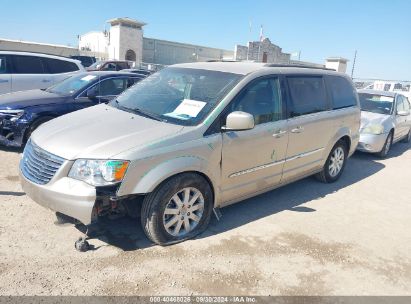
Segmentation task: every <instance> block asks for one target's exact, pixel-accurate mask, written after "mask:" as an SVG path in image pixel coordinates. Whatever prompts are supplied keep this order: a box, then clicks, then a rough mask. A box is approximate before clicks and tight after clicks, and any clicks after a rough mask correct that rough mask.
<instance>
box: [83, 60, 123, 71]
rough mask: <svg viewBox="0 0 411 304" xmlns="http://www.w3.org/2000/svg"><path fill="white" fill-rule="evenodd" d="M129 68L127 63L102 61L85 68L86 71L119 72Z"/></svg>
mask: <svg viewBox="0 0 411 304" xmlns="http://www.w3.org/2000/svg"><path fill="white" fill-rule="evenodd" d="M129 68H131V64H130V62H128V61H119V60H102V61H97V62H95V63H93V64H92V65H90V66H89V67H88V68H87V71H121V70H124V69H129Z"/></svg>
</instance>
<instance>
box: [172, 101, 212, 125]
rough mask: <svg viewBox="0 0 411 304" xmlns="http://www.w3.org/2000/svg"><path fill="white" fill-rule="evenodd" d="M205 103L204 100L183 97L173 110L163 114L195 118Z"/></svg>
mask: <svg viewBox="0 0 411 304" xmlns="http://www.w3.org/2000/svg"><path fill="white" fill-rule="evenodd" d="M206 104H207V103H206V102H204V101H198V100H192V99H184V100H183V101H182V102H181V103H180V105H179V106H178V107H177V108H175V110H174V111H173V112H171V113H167V114H164V115H165V116H169V117H174V118H177V119H184V120H187V119H190V118H195V117H197V115H198V113H200V112H201V110H202V109H203V108H204V107H205V105H206Z"/></svg>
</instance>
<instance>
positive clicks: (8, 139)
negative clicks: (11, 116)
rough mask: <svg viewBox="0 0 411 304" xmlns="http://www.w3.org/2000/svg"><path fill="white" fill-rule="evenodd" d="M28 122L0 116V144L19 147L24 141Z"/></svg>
mask: <svg viewBox="0 0 411 304" xmlns="http://www.w3.org/2000/svg"><path fill="white" fill-rule="evenodd" d="M27 127H28V123H26V122H21V121H11V120H8V119H6V118H2V117H0V145H2V146H6V147H16V148H18V147H21V146H22V145H23V142H24V134H25V133H26V130H27Z"/></svg>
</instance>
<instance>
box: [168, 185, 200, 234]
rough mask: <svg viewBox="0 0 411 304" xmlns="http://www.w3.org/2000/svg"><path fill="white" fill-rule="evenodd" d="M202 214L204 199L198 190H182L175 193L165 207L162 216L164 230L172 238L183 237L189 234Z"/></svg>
mask: <svg viewBox="0 0 411 304" xmlns="http://www.w3.org/2000/svg"><path fill="white" fill-rule="evenodd" d="M203 213H204V197H203V194H202V193H201V191H200V190H198V189H196V188H192V187H187V188H183V189H182V190H179V191H178V192H177V193H175V194H174V195H173V196H172V197H171V199H170V200H169V202H168V203H167V205H166V208H165V210H164V214H163V225H164V228H165V230H166V231H167V232H168V233H169V234H171V235H173V236H178V237H181V236H185V235H187V234H188V233H189V232H191V231H192V230H193V229H194V228H195V227H197V225H198V224H199V222H200V221H201V218H202V216H203Z"/></svg>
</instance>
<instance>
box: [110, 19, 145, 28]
mask: <svg viewBox="0 0 411 304" xmlns="http://www.w3.org/2000/svg"><path fill="white" fill-rule="evenodd" d="M107 22H108V23H110V24H111V25H116V24H119V23H125V24H130V25H136V26H144V25H147V23H145V22H141V21H138V20H136V19H131V18H129V17H120V18H114V19H110V20H107Z"/></svg>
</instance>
